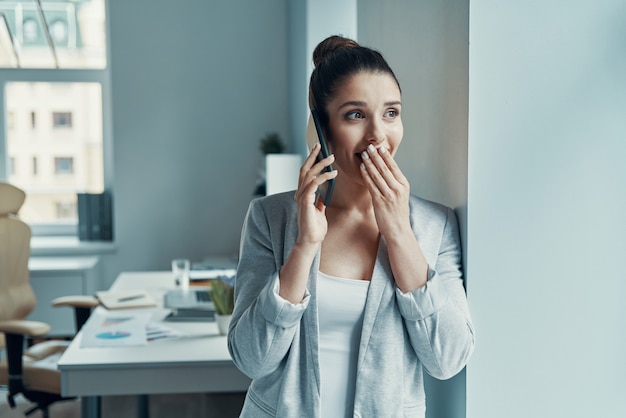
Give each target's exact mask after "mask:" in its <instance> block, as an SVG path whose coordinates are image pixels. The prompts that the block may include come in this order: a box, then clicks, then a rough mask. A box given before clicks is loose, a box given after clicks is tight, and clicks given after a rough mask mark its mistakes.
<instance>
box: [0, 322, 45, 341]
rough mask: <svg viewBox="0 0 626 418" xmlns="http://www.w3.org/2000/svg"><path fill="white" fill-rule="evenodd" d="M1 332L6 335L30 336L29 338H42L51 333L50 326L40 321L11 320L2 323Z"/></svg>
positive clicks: (0, 325) (0, 324)
mask: <svg viewBox="0 0 626 418" xmlns="http://www.w3.org/2000/svg"><path fill="white" fill-rule="evenodd" d="M0 332H4V333H6V334H21V335H28V336H29V337H40V336H42V335H45V334H47V333H48V332H50V325H48V324H46V323H45V322H39V321H27V320H24V319H9V320H6V321H0Z"/></svg>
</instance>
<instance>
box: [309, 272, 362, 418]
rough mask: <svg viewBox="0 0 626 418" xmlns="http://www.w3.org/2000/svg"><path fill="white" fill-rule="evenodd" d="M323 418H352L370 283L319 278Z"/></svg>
mask: <svg viewBox="0 0 626 418" xmlns="http://www.w3.org/2000/svg"><path fill="white" fill-rule="evenodd" d="M317 277H318V278H317V294H318V298H317V303H318V317H319V330H320V339H319V360H320V379H321V410H322V414H321V416H322V417H337V418H339V417H352V416H353V410H354V388H355V385H356V364H357V358H358V354H359V342H360V340H361V328H362V325H363V311H364V308H365V300H366V298H367V290H368V288H369V283H370V282H369V281H365V280H352V279H343V278H339V277H332V276H328V275H326V274H324V273H322V272H319V274H318V276H317Z"/></svg>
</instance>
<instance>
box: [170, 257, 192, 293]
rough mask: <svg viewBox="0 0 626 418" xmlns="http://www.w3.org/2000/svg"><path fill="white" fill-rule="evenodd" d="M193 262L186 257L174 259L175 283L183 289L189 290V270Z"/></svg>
mask: <svg viewBox="0 0 626 418" xmlns="http://www.w3.org/2000/svg"><path fill="white" fill-rule="evenodd" d="M190 269H191V263H190V261H189V260H188V259H186V258H176V259H174V260H172V273H174V283H176V286H180V288H181V289H183V290H185V291H187V290H189V270H190Z"/></svg>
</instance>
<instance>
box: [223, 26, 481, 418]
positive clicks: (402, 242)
mask: <svg viewBox="0 0 626 418" xmlns="http://www.w3.org/2000/svg"><path fill="white" fill-rule="evenodd" d="M313 61H314V64H315V67H316V68H315V70H314V71H313V73H312V75H311V80H310V106H311V108H312V109H313V108H315V109H317V111H318V113H319V115H320V120H321V123H322V126H323V127H324V131H325V133H326V137H327V139H328V147H329V150H330V152H331V155H330V156H329V157H327V158H325V159H322V160H321V161H319V162H316V157H317V155H318V154H319V152H320V147H319V146H317V147H315V148H314V149H313V150H312V152H311V153H310V155H309V156H308V158H307V159H306V160H305V161H304V164H303V165H302V168H301V170H300V175H299V183H298V189H297V190H296V191H295V193H294V192H290V193H283V194H278V195H273V196H268V197H265V198H261V199H258V200H255V201H253V202H252V203H251V205H250V208H249V211H248V214H247V217H246V220H245V223H244V227H243V231H242V241H241V252H240V262H239V266H238V271H237V279H236V285H235V286H236V293H235V299H236V301H235V311H234V313H233V318H232V322H231V325H230V330H229V335H228V347H229V350H230V353H231V355H232V357H233V359H234V362H235V364H236V365H237V367H239V368H240V369H241V370H242V371H243V372H244V373H245V374H246V375H248V376H249V377H250V378H251V379H252V384H251V386H250V388H249V390H248V393H247V395H246V401H245V404H244V407H243V410H242V413H241V416H242V417H255V418H256V417H348V416H350V417H352V416H360V417H423V416H424V414H425V399H424V388H423V377H422V370H423V369H424V370H426V371H427V372H428V373H429V374H431V375H432V376H434V377H436V378H439V379H447V378H450V377H452V376H454V375H455V374H456V373H458V372H459V371H460V370H461V369H462V368H463V367H464V366H465V364H466V362H467V360H468V358H469V356H470V355H471V352H472V351H473V347H474V332H473V326H472V323H471V319H470V314H469V310H468V307H467V301H466V297H465V292H464V288H463V282H462V274H461V248H460V243H459V236H458V227H457V221H456V218H455V215H454V212H452V210H450V209H449V208H446V207H444V206H441V205H439V204H436V203H432V202H428V201H426V200H423V199H420V198H418V197H415V196H412V195H411V194H410V189H409V183H408V181H407V179H406V178H405V177H404V175H403V174H402V172H401V170H400V168H399V167H398V165H397V164H396V163H395V161H394V160H393V156H394V154H395V153H396V152H397V150H398V147H399V145H400V142H401V141H402V136H403V127H402V119H401V109H402V103H401V92H400V86H399V83H398V80H397V79H396V77H395V75H394V73H393V71H392V70H391V68H390V67H389V65H388V64H387V62H386V61H385V60H384V58H383V57H382V56H381V55H380V54H379V53H378V52H376V51H374V50H372V49H369V48H365V47H361V46H359V44H357V43H356V42H355V41H352V40H350V39H346V38H342V37H338V36H332V37H329V38H327V39H325V40H324V41H322V42H321V43H320V44H319V45H318V46H317V48H316V49H315V51H314V53H313ZM331 164H332V166H333V167H334V168H335V169H336V170H333V171H330V172H323V169H324V168H325V167H328V166H329V165H331ZM332 178H335V181H336V184H335V189H334V194H333V197H332V201H331V203H330V204H329V206H328V207H326V206H324V204H323V203H322V202H321V200H320V199H317V198H316V191H317V189H318V187H319V186H320V185H321V184H322V183H324V182H325V181H328V180H330V179H332Z"/></svg>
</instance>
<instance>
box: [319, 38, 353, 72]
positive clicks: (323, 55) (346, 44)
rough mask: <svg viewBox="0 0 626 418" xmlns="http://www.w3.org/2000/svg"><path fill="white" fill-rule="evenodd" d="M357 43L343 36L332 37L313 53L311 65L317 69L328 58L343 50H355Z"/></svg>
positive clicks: (321, 43) (320, 44) (325, 40)
mask: <svg viewBox="0 0 626 418" xmlns="http://www.w3.org/2000/svg"><path fill="white" fill-rule="evenodd" d="M359 46H360V45H359V44H358V42H356V41H354V40H352V39H349V38H345V37H343V36H338V35H333V36H329V37H328V38H326V39H324V40H323V41H322V42H320V43H319V45H317V47H316V48H315V51H313V65H314V66H315V67H318V66H319V65H320V64H321V63H322V62H324V61H325V60H326V59H328V57H330V56H331V55H333V54H335V53H336V52H337V51H339V50H341V49H345V48H357V47H359Z"/></svg>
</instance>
